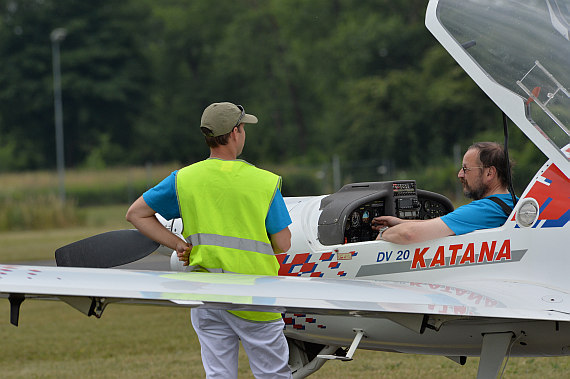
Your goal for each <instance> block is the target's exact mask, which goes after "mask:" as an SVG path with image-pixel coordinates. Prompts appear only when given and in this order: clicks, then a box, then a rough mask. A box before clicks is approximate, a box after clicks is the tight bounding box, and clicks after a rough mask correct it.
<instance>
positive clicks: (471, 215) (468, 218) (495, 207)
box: [441, 194, 513, 235]
mask: <svg viewBox="0 0 570 379" xmlns="http://www.w3.org/2000/svg"><path fill="white" fill-rule="evenodd" d="M493 196H494V197H498V198H499V199H501V200H503V201H504V202H505V203H506V204H507V205H508V206H509V207H511V208H512V207H513V199H512V197H511V194H501V195H491V196H487V197H484V198H482V199H480V200H475V201H472V202H471V203H469V204H466V205H463V206H461V207H459V208H457V209H456V210H454V211H453V212H450V213H448V214H446V215H445V216H441V220H442V221H443V222H444V223H445V225H447V226H448V227H449V229H451V230H452V231H453V232H454V233H455V234H456V235H460V234H465V233H469V232H472V231H474V230H478V229H489V228H497V227H499V226H502V225H503V224H504V223H505V222H506V221H507V218H508V217H509V215H507V214H505V212H504V211H503V209H502V208H501V206H500V205H499V204H497V203H495V202H494V201H493V200H490V199H489V197H493Z"/></svg>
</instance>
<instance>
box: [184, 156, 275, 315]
mask: <svg viewBox="0 0 570 379" xmlns="http://www.w3.org/2000/svg"><path fill="white" fill-rule="evenodd" d="M280 186H281V178H280V177H279V176H277V175H275V174H273V173H271V172H269V171H265V170H261V169H259V168H257V167H255V166H253V165H251V164H249V163H247V162H245V161H241V160H232V161H225V160H222V159H216V158H210V159H207V160H204V161H201V162H198V163H195V164H193V165H190V166H187V167H184V168H183V169H181V170H179V171H178V173H177V175H176V193H177V196H178V204H179V206H180V214H181V216H182V221H183V224H184V230H183V231H182V235H183V236H184V238H186V240H187V241H188V242H190V243H191V244H192V245H193V247H192V251H191V253H190V260H189V266H190V268H191V269H193V270H198V271H209V272H231V273H239V274H255V275H277V273H278V271H279V263H278V262H277V258H276V257H275V255H274V252H273V248H272V247H271V242H270V240H269V237H268V235H267V231H266V229H265V218H266V216H267V212H268V211H269V206H270V205H271V202H272V201H273V197H274V195H275V192H276V190H277V189H278V188H280ZM230 312H231V313H233V314H235V315H236V316H239V317H241V318H245V319H247V320H252V321H273V320H277V319H279V318H281V315H280V314H279V313H269V312H244V311H230Z"/></svg>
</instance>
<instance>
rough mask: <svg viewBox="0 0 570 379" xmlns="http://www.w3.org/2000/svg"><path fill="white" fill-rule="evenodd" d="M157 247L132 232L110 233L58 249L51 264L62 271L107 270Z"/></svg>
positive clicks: (135, 259)
mask: <svg viewBox="0 0 570 379" xmlns="http://www.w3.org/2000/svg"><path fill="white" fill-rule="evenodd" d="M159 246H160V244H159V243H158V242H155V241H153V240H151V239H150V238H148V237H147V236H145V235H144V234H142V233H141V232H139V231H138V230H136V229H126V230H114V231H111V232H107V233H102V234H97V235H95V236H93V237H88V238H85V239H82V240H80V241H77V242H73V243H70V244H69V245H65V246H63V247H60V248H59V249H57V250H56V251H55V262H56V264H57V265H58V266H64V267H91V268H109V267H115V266H120V265H124V264H127V263H131V262H134V261H137V260H139V259H141V258H144V257H146V256H147V255H149V254H150V253H152V252H153V251H155V250H156V249H158V247H159Z"/></svg>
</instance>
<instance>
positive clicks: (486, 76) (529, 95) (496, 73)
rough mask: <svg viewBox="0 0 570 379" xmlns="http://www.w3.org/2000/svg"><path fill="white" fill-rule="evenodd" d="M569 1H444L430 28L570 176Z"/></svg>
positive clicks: (433, 10)
mask: <svg viewBox="0 0 570 379" xmlns="http://www.w3.org/2000/svg"><path fill="white" fill-rule="evenodd" d="M569 10H570V1H569V0H502V1H497V0H439V1H432V2H431V3H430V5H429V7H428V14H427V17H426V26H427V27H428V29H429V30H430V31H431V32H432V33H433V34H434V36H435V37H436V38H437V39H438V40H439V42H440V43H441V44H442V45H443V46H444V47H445V49H446V50H448V51H449V53H450V54H451V55H452V56H453V57H454V58H455V59H456V60H457V62H458V63H459V64H460V65H461V66H462V67H463V69H464V70H465V71H466V72H467V73H468V74H469V75H470V76H471V77H472V79H473V80H474V81H475V82H476V83H477V84H478V85H479V86H480V87H481V88H482V89H483V90H484V91H485V92H486V93H487V95H488V96H489V97H490V98H491V99H492V100H493V101H494V102H495V103H497V105H498V106H499V107H500V108H501V109H502V110H503V111H504V112H505V113H506V114H507V115H508V116H509V118H510V119H511V120H513V121H514V122H515V123H516V124H517V126H518V127H519V128H520V129H521V130H522V131H523V132H524V133H525V134H526V135H527V136H528V137H529V138H530V139H531V140H532V141H533V142H534V143H535V144H536V145H537V146H538V147H539V148H540V150H541V151H542V152H543V153H544V154H545V155H546V156H548V157H549V158H550V159H552V160H553V161H554V163H556V164H557V166H558V167H559V168H560V169H561V170H563V171H564V172H565V174H566V175H567V176H570V172H569V171H570V165H569V163H570V132H569V130H570V93H569V90H568V86H569V85H570V39H569V38H570V37H569V28H570V26H569V25H570V13H569Z"/></svg>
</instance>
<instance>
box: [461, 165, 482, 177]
mask: <svg viewBox="0 0 570 379" xmlns="http://www.w3.org/2000/svg"><path fill="white" fill-rule="evenodd" d="M487 167H488V166H473V167H465V166H463V167H461V168H460V169H459V171H461V170H463V175H465V173H466V172H467V171H471V170H473V169H474V168H487Z"/></svg>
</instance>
